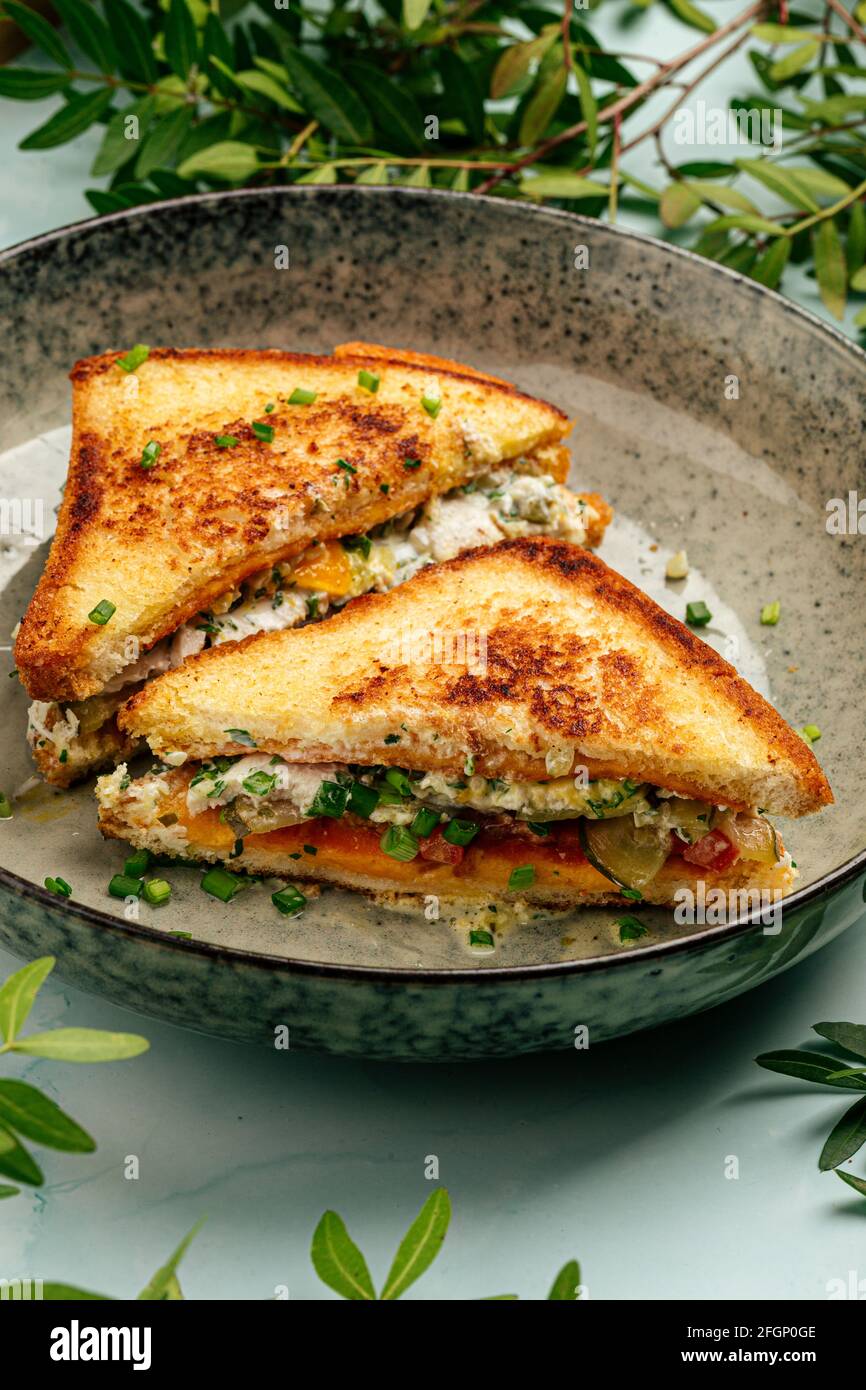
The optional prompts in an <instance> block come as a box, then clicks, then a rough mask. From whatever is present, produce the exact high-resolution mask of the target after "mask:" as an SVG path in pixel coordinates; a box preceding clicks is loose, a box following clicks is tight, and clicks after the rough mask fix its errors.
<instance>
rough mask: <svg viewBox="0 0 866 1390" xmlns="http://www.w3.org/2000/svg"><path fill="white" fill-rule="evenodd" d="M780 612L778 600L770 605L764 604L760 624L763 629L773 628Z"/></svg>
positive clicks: (780, 606) (780, 607)
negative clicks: (762, 625)
mask: <svg viewBox="0 0 866 1390" xmlns="http://www.w3.org/2000/svg"><path fill="white" fill-rule="evenodd" d="M781 612H782V605H781V603H780V602H779V600H778V599H774V601H773V602H772V603H765V604H764V606H763V608H762V609H761V622H762V623H763V624H764V626H765V627H775V626H776V623H777V622H778V621H779V615H780V614H781Z"/></svg>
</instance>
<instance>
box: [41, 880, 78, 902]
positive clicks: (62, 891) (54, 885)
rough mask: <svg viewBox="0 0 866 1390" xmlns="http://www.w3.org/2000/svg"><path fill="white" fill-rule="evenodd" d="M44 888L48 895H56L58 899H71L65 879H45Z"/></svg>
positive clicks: (69, 889) (70, 891)
mask: <svg viewBox="0 0 866 1390" xmlns="http://www.w3.org/2000/svg"><path fill="white" fill-rule="evenodd" d="M45 887H46V888H47V889H48V891H49V893H56V894H57V896H58V897H59V898H71V897H72V889H71V888H70V886H69V884H68V883H67V882H66V879H65V878H46V880H45Z"/></svg>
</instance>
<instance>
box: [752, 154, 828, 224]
mask: <svg viewBox="0 0 866 1390" xmlns="http://www.w3.org/2000/svg"><path fill="white" fill-rule="evenodd" d="M735 163H736V165H737V168H738V169H742V171H743V173H745V174H749V175H750V176H751V177H752V178H753V179H757V181H758V183H762V184H763V185H764V187H765V188H769V189H770V190H771V191H772V192H773V193H776V194H778V195H779V197H780V198H784V199H785V201H786V202H788V203H790V204H792V206H793V207H795V208H803V209H805V211H806V212H820V208H819V206H818V204H817V203H816V202H815V199H814V198H813V197H812V195H811V193H810V192H809V190H808V189H807V188H806V187H805V186H804V185H803V184H801V183H800V182H799V181H798V179H797V176H796V174H795V172H794V170H793V169H783V168H781V167H780V166H779V165H778V164H770V163H768V162H767V161H766V160H763V159H738V160H736V161H735Z"/></svg>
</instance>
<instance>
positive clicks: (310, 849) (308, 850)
mask: <svg viewBox="0 0 866 1390" xmlns="http://www.w3.org/2000/svg"><path fill="white" fill-rule="evenodd" d="M318 853H319V851H318V850H317V849H316V846H315V845H304V854H318Z"/></svg>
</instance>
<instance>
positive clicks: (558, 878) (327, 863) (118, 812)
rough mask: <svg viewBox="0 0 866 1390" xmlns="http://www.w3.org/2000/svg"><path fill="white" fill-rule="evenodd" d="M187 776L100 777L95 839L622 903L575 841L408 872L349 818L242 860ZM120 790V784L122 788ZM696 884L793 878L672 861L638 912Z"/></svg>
mask: <svg viewBox="0 0 866 1390" xmlns="http://www.w3.org/2000/svg"><path fill="white" fill-rule="evenodd" d="M189 777H190V773H189V771H188V769H186V768H182V769H179V770H178V771H176V772H171V773H168V774H167V775H166V776H165V777H163V778H142V779H141V780H140V781H138V782H131V783H129V779H128V778H127V777H126V775H125V769H123V768H118V769H117V770H116V771H115V772H114V773H112V774H111V775H110V776H107V777H102V778H100V780H99V782H98V783H97V798H98V802H99V827H100V829H101V831H102V833H103V834H104V835H106V836H109V837H111V838H115V839H120V840H125V841H127V842H128V843H130V844H132V845H134V846H135V847H136V848H137V849H148V850H151V851H152V852H153V853H155V854H160V855H161V854H166V853H168V854H172V855H175V856H177V857H179V858H182V859H193V860H195V861H197V862H201V863H211V864H225V865H226V866H227V867H228V868H229V869H231V870H232V871H238V870H241V871H246V872H248V873H251V874H267V875H275V876H278V877H284V878H288V879H292V880H296V881H306V880H311V881H314V882H320V883H327V884H332V885H336V886H339V887H343V888H353V889H358V890H361V891H364V892H380V893H382V892H395V891H396V892H400V893H407V894H416V895H418V894H423V895H426V894H430V893H434V894H436V895H437V897H441V898H443V899H451V900H454V899H459V900H467V901H473V900H474V901H476V902H489V901H490V899H491V898H494V899H506V900H507V899H508V898H521V899H523V900H524V901H526V902H529V903H537V904H541V905H546V906H551V907H577V906H585V905H588V904H593V903H594V904H601V903H623V902H628V901H629V900H628V899H626V898H624V897H622V895H621V894H620V893H619V892H618V890H617V888H616V886H615V885H614V884H613V883H611V882H610V880H609V879H607V878H605V877H604V876H603V875H602V874H600V873H599V872H598V870H597V869H595V868H593V866H592V865H591V864H590V863H588V862H587V859H586V857H585V855H584V854H583V853H582V851H581V850H580V848H579V846H578V844H577V841H576V837H574V836H572V837H570V838H569V841H568V842H567V843H557V844H554V843H547V842H545V841H544V840H537V839H535V838H534V837H530V839H526V838H525V837H521V836H514V837H508V836H503V835H502V834H501V833H500V834H498V835H497V834H496V833H490V832H487V831H482V833H481V834H479V835H478V836H477V838H476V839H475V840H473V842H472V844H471V845H469V847H468V848H467V849H466V851H465V854H464V857H463V859H462V862H461V863H460V864H458V865H451V864H441V863H435V862H433V861H426V860H423V859H418V858H416V859H413V860H412V861H411V862H408V863H406V862H402V861H400V860H398V859H394V858H391V857H390V856H389V855H387V854H383V853H382V851H381V848H380V840H381V836H382V832H383V829H384V827H383V826H382V825H371V824H369V823H364V822H360V821H358V820H357V818H351V817H348V818H344V819H342V820H331V819H328V818H326V817H319V818H318V819H314V820H307V821H304V822H303V823H302V824H300V825H293V826H285V827H283V828H282V829H280V830H271V831H268V832H267V833H266V834H253V835H249V836H247V837H246V838H245V839H244V841H243V848H242V850H241V852H240V853H236V850H237V845H236V843H235V837H234V833H233V831H232V830H231V828H230V827H229V826H228V825H226V824H225V823H224V822H223V821H222V820H221V819H220V815H219V812H218V811H217V810H216V809H209V810H207V811H205V812H203V813H201V814H199V815H190V814H189V811H188V809H187V804H186V790H187V787H188V783H189ZM124 782H127V783H128V785H127V786H124ZM166 822H168V824H166ZM311 850H314V851H315V853H314V854H313V853H311V852H310V851H311ZM528 865H531V866H532V868H533V869H534V871H535V872H534V875H533V880H532V883H531V884H530V885H528V886H526V887H521V888H520V889H519V890H517V891H514V892H509V891H508V887H507V885H508V883H509V881H510V878H511V873H512V871H513V870H514V869H515V868H517V867H518V866H519V867H525V866H528ZM699 881H701V882H703V883H704V885H705V887H706V889H707V890H709V889H710V888H720V889H722V890H723V891H725V892H726V893H728V892H731V891H734V892H736V891H738V890H742V891H743V892H747V893H748V894H750V895H754V894H756V893H760V892H762V891H763V892H768V893H770V894H775V893H776V892H778V893H779V894H780V895H784V894H785V893H787V892H789V891H790V889H791V887H792V885H793V881H794V871H793V870H792V868H791V862H790V856H788V855H783V857H782V858H781V859H780V861H779V863H777V864H761V863H756V862H755V861H752V860H742V859H741V860H739V861H738V862H737V863H736V864H734V865H733V866H732V867H731V868H729V869H726V870H725V871H723V872H721V873H713V872H711V871H709V870H708V869H704V868H698V867H697V866H696V865H694V864H688V863H686V861H685V860H684V859H682V858H680V856H679V855H673V856H672V857H671V858H670V859H669V860H668V861H667V863H666V864H664V865H663V867H662V869H661V870H660V872H659V873H658V874H657V876H656V877H655V878H654V879H653V881H652V882H651V883H650V884H649V885H647V887H646V888H645V889H644V891H643V894H642V898H643V901H644V902H645V903H652V904H655V905H657V906H672V905H673V904H675V903H676V902H677V901H678V899H677V898H676V896H675V895H676V894H677V892H678V891H679V890H682V889H683V888H688V889H691V890H692V891H694V890H695V889H696V885H697V883H698V882H699ZM774 900H775V899H774ZM630 905H631V906H633V903H632V904H630ZM749 905H752V903H751V902H750V903H749ZM755 905H757V904H755Z"/></svg>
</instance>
